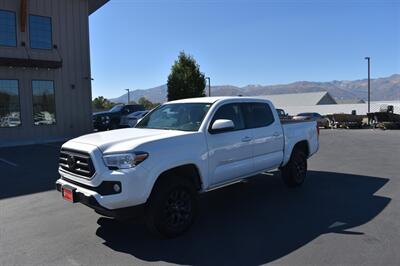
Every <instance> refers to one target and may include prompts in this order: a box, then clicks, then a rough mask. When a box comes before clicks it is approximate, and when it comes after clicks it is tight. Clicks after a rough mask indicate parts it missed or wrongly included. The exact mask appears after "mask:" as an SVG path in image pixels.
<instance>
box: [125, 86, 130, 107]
mask: <svg viewBox="0 0 400 266" xmlns="http://www.w3.org/2000/svg"><path fill="white" fill-rule="evenodd" d="M125 90H126V91H127V92H128V104H129V103H130V102H131V96H130V95H129V94H130V93H129V89H125Z"/></svg>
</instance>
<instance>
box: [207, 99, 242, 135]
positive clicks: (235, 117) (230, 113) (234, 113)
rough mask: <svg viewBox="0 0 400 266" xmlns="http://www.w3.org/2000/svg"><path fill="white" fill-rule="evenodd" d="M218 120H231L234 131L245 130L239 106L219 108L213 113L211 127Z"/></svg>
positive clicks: (230, 105)
mask: <svg viewBox="0 0 400 266" xmlns="http://www.w3.org/2000/svg"><path fill="white" fill-rule="evenodd" d="M218 119H227V120H232V121H233V124H235V128H234V130H241V129H244V128H245V125H244V119H243V114H242V110H241V108H240V106H239V104H226V105H224V106H222V107H220V108H219V109H218V111H217V112H216V113H215V115H214V118H213V120H212V123H211V125H212V124H213V123H214V121H215V120H218Z"/></svg>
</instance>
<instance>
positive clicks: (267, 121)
mask: <svg viewBox="0 0 400 266" xmlns="http://www.w3.org/2000/svg"><path fill="white" fill-rule="evenodd" d="M243 109H244V114H245V120H246V126H247V128H257V127H266V126H269V125H271V124H272V123H274V121H275V118H274V114H273V113H272V110H271V108H270V107H269V105H268V104H266V103H249V104H244V108H243Z"/></svg>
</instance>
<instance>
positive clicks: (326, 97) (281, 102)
mask: <svg viewBox="0 0 400 266" xmlns="http://www.w3.org/2000/svg"><path fill="white" fill-rule="evenodd" d="M256 98H261V99H267V100H270V101H271V102H272V103H273V104H274V105H275V106H276V107H286V106H313V105H323V104H337V103H336V101H335V99H334V98H333V97H332V96H331V95H330V94H329V93H328V92H327V91H320V92H307V93H291V94H274V95H262V96H256Z"/></svg>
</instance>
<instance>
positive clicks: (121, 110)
mask: <svg viewBox="0 0 400 266" xmlns="http://www.w3.org/2000/svg"><path fill="white" fill-rule="evenodd" d="M144 110H145V108H144V106H143V105H140V104H128V105H123V104H121V105H116V106H114V107H113V108H111V109H110V110H108V111H105V112H98V113H94V114H93V128H94V129H95V130H98V131H104V130H111V129H117V128H119V125H120V123H121V117H122V116H126V115H129V114H131V113H134V112H138V111H144Z"/></svg>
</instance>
